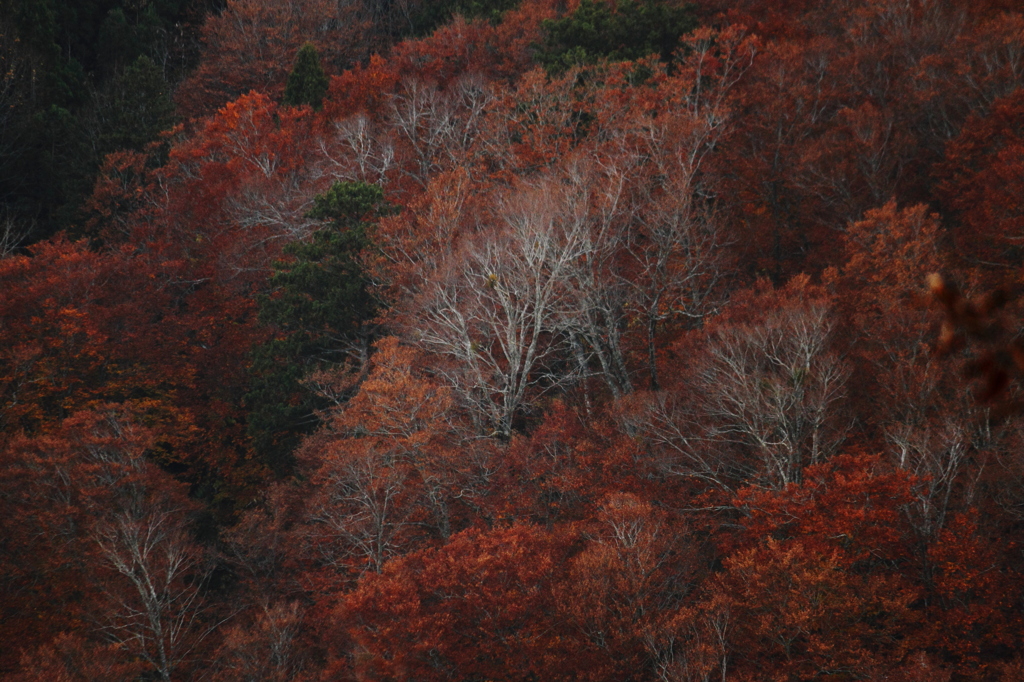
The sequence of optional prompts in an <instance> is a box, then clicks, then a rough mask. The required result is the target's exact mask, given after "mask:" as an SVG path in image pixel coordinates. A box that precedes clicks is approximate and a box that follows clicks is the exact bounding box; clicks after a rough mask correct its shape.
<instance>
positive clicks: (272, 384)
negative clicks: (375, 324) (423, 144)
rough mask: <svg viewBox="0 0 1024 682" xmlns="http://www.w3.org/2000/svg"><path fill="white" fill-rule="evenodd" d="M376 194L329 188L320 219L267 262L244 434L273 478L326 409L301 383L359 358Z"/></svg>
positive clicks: (361, 187) (364, 339) (368, 298)
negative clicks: (270, 332) (365, 258)
mask: <svg viewBox="0 0 1024 682" xmlns="http://www.w3.org/2000/svg"><path fill="white" fill-rule="evenodd" d="M382 204H383V193H382V192H381V189H380V187H377V186H376V185H367V184H365V183H358V182H339V183H335V184H334V186H332V187H331V188H330V189H329V190H328V191H327V192H325V193H324V194H322V195H320V196H318V197H317V198H316V200H315V205H314V208H313V210H312V211H311V212H310V214H309V215H310V217H313V218H318V219H322V220H325V221H328V222H327V223H326V224H325V226H324V227H323V228H322V229H320V230H318V231H317V232H315V233H314V234H313V236H312V239H310V240H309V241H306V242H295V243H292V244H290V245H289V246H287V247H285V254H286V256H287V257H288V258H287V260H282V261H279V262H277V263H275V264H274V274H273V276H272V277H271V285H272V287H273V288H274V291H273V292H272V293H271V294H270V295H267V296H263V297H261V298H260V301H259V304H260V320H261V321H262V322H263V323H264V324H267V325H271V326H272V327H274V328H275V330H276V331H277V336H276V338H275V339H273V340H272V341H270V342H269V343H266V344H263V345H262V346H259V347H258V348H256V349H255V351H254V352H253V356H252V365H251V366H250V370H249V371H250V375H251V376H252V381H251V384H250V386H251V390H250V392H249V394H248V395H247V396H246V403H247V404H248V406H249V427H248V428H249V435H250V436H251V437H252V439H253V445H254V447H255V448H256V450H257V452H259V453H260V454H261V456H262V457H263V458H264V460H265V461H266V462H267V463H268V464H269V465H270V467H271V468H272V469H273V470H274V471H275V473H277V474H278V475H285V474H287V473H288V471H289V470H290V468H291V451H292V450H293V449H294V447H295V446H296V445H297V444H298V441H299V438H300V437H301V436H302V434H304V433H309V432H310V431H312V430H313V429H314V428H315V427H316V425H317V424H318V420H317V417H316V411H317V410H318V409H323V408H324V407H326V405H325V404H322V401H320V400H318V399H317V396H315V395H314V394H313V393H311V392H310V391H308V390H306V389H305V388H304V387H303V386H302V384H301V381H302V379H303V378H304V377H305V376H307V375H308V374H309V373H310V372H312V371H314V370H315V369H317V368H318V367H323V366H326V365H331V364H338V363H341V362H344V361H345V360H346V358H349V357H351V354H352V353H353V351H355V352H356V353H357V354H362V355H365V354H366V352H367V350H368V348H369V345H370V343H371V342H372V339H371V338H370V337H371V335H372V327H371V325H369V324H368V323H369V321H370V320H371V319H372V318H373V317H374V316H375V315H376V311H377V301H376V299H375V298H374V296H373V295H372V293H371V292H370V286H369V284H370V282H369V279H368V278H367V276H366V274H365V273H364V272H363V268H362V264H361V262H360V255H361V253H362V251H363V250H364V249H365V248H367V247H368V245H369V243H370V237H369V235H368V230H369V229H370V226H371V225H372V223H371V222H370V221H372V220H373V219H374V218H375V216H376V215H377V213H378V211H379V207H381V205H382Z"/></svg>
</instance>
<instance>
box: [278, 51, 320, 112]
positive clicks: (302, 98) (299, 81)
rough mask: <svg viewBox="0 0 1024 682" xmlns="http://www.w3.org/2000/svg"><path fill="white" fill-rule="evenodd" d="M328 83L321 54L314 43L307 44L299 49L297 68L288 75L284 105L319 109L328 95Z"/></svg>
mask: <svg viewBox="0 0 1024 682" xmlns="http://www.w3.org/2000/svg"><path fill="white" fill-rule="evenodd" d="M328 83H329V82H328V80H327V74H326V73H324V67H323V66H322V65H321V64H320V53H319V52H317V51H316V46H314V45H313V43H306V44H305V45H303V46H302V47H301V48H300V49H299V54H298V57H296V59H295V67H294V68H293V69H292V72H291V73H290V74H289V75H288V84H287V85H286V86H285V90H284V104H285V105H287V106H292V107H297V106H299V105H302V104H308V105H309V106H311V107H313V108H314V109H319V108H320V104H321V103H322V102H323V101H324V95H326V94H327V86H328Z"/></svg>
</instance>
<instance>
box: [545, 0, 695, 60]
mask: <svg viewBox="0 0 1024 682" xmlns="http://www.w3.org/2000/svg"><path fill="white" fill-rule="evenodd" d="M543 26H544V30H545V32H546V38H545V41H544V44H543V45H541V46H540V49H539V50H538V53H537V59H538V61H539V62H540V63H541V64H542V65H543V66H544V68H546V69H547V70H548V72H549V73H560V72H562V71H565V70H566V69H569V68H572V67H574V66H583V65H587V64H595V63H597V62H598V61H601V60H604V59H607V60H610V61H626V60H636V59H642V58H643V57H647V56H649V55H652V54H654V55H657V56H658V57H659V58H660V59H661V60H662V61H666V62H667V61H669V60H670V59H671V58H672V53H673V52H674V51H675V49H676V48H677V47H678V44H679V37H680V36H682V35H684V34H686V33H689V32H690V31H692V30H693V29H695V28H696V27H697V22H696V19H695V18H694V16H693V14H692V12H691V10H690V8H689V6H686V5H682V6H680V5H677V4H674V3H671V2H666V1H665V0H620V1H619V2H618V3H616V5H615V6H614V7H613V5H612V3H610V2H608V1H607V0H582V2H580V5H579V7H578V8H577V9H576V11H574V12H573V13H572V14H570V15H567V16H565V17H563V18H561V19H556V20H548V21H545V22H544V24H543Z"/></svg>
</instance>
